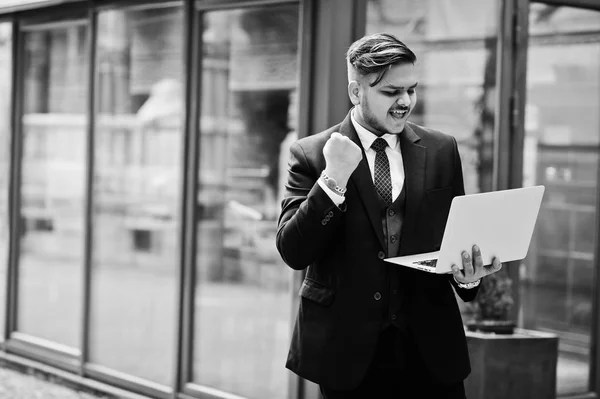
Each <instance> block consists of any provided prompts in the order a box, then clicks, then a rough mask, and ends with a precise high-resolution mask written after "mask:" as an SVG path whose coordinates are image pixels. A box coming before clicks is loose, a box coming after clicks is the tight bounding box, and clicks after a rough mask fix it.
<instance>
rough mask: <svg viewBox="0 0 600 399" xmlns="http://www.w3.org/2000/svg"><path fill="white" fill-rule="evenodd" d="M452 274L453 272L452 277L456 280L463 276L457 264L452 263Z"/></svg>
mask: <svg viewBox="0 0 600 399" xmlns="http://www.w3.org/2000/svg"><path fill="white" fill-rule="evenodd" d="M452 274H454V277H455V278H456V279H457V280H458V279H461V278H463V274H462V272H461V271H460V269H459V268H458V266H456V265H455V264H454V263H453V264H452ZM459 281H460V280H459Z"/></svg>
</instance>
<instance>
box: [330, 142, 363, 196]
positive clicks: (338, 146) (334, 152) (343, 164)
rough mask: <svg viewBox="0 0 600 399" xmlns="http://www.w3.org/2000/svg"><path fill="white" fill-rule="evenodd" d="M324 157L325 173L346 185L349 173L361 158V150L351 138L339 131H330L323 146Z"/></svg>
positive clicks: (339, 183) (340, 184)
mask: <svg viewBox="0 0 600 399" xmlns="http://www.w3.org/2000/svg"><path fill="white" fill-rule="evenodd" d="M323 156H324V157H325V162H326V166H325V173H326V174H327V176H329V177H332V178H333V179H335V181H336V182H337V184H338V186H340V187H346V185H347V184H348V179H350V175H352V172H354V169H356V167H357V166H358V164H359V162H360V161H361V159H362V151H361V149H360V147H359V146H357V145H356V144H355V143H354V142H353V141H352V140H350V139H349V138H348V137H346V136H342V135H341V134H340V133H337V132H335V133H332V134H331V137H330V138H329V140H327V143H325V146H324V147H323Z"/></svg>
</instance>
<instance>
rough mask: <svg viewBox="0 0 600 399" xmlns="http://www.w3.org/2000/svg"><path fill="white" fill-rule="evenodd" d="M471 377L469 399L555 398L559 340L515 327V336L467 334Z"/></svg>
mask: <svg viewBox="0 0 600 399" xmlns="http://www.w3.org/2000/svg"><path fill="white" fill-rule="evenodd" d="M466 335H467V344H468V346H469V357H470V359H471V374H470V375H469V376H468V377H467V379H466V380H465V390H466V393H467V397H468V398H473V399H548V398H555V397H556V363H557V361H558V337H557V336H556V335H555V334H550V333H546V332H541V331H533V330H524V329H520V328H515V331H514V334H489V333H481V332H470V331H467V332H466Z"/></svg>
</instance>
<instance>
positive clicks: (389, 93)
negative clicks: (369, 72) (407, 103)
mask: <svg viewBox="0 0 600 399" xmlns="http://www.w3.org/2000/svg"><path fill="white" fill-rule="evenodd" d="M383 94H385V95H386V96H388V97H393V96H397V95H398V92H397V91H384V92H383Z"/></svg>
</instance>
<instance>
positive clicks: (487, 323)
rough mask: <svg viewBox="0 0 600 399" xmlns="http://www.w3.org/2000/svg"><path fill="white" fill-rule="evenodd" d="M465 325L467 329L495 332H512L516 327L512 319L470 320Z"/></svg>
mask: <svg viewBox="0 0 600 399" xmlns="http://www.w3.org/2000/svg"><path fill="white" fill-rule="evenodd" d="M465 325H466V326H467V330H469V331H473V332H475V331H479V332H483V333H495V334H512V333H514V331H515V327H516V323H515V322H514V321H512V320H472V321H469V322H467V323H466V324H465Z"/></svg>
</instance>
